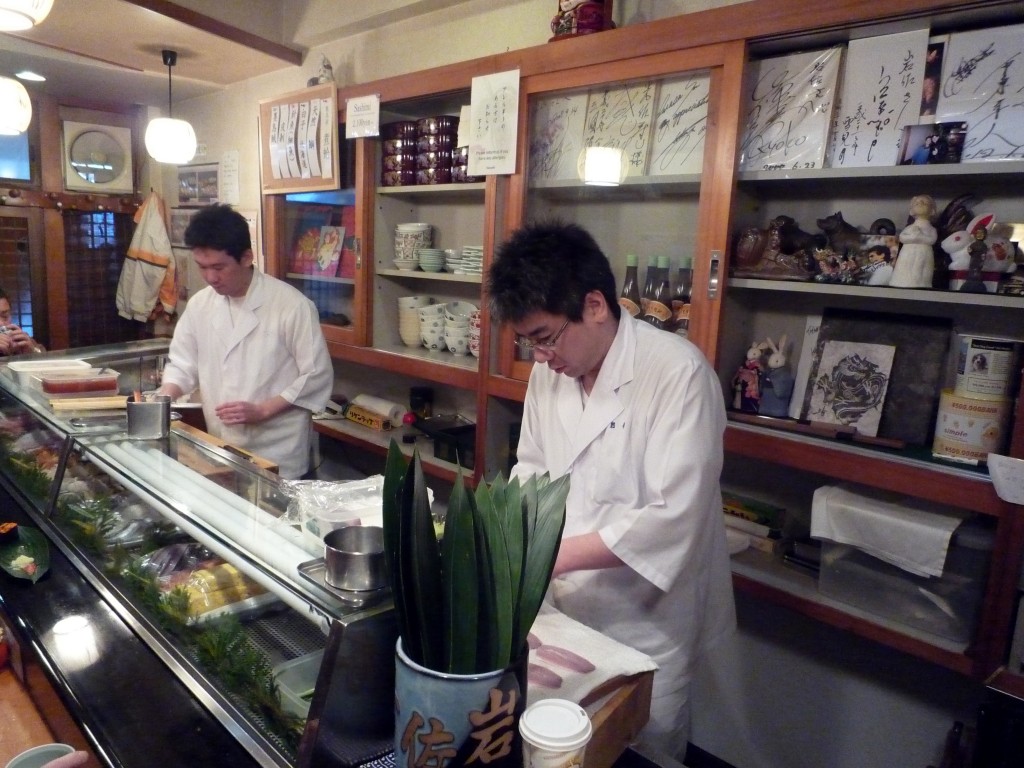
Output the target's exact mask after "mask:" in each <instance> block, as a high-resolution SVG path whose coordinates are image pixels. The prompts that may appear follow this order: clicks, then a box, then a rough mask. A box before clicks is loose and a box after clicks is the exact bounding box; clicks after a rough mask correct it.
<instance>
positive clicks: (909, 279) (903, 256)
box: [889, 195, 939, 288]
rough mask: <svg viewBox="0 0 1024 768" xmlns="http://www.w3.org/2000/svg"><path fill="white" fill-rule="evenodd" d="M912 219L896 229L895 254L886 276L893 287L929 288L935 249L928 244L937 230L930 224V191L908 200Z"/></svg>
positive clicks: (933, 204) (933, 270) (933, 210)
mask: <svg viewBox="0 0 1024 768" xmlns="http://www.w3.org/2000/svg"><path fill="white" fill-rule="evenodd" d="M910 215H911V216H912V217H913V222H912V223H910V224H908V225H907V226H906V227H904V229H903V231H902V232H900V243H902V247H901V248H900V251H899V254H898V255H897V256H896V264H895V266H894V267H893V270H892V277H890V278H889V285H890V286H892V287H893V288H931V287H932V274H933V273H934V272H935V250H934V249H933V248H932V246H933V245H934V244H935V241H936V240H937V239H938V237H939V233H938V232H936V231H935V227H933V226H932V221H931V220H932V217H933V216H934V215H935V200H934V199H933V198H932V196H931V195H917V196H915V197H914V198H913V199H911V201H910Z"/></svg>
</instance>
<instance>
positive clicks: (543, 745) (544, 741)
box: [519, 699, 592, 768]
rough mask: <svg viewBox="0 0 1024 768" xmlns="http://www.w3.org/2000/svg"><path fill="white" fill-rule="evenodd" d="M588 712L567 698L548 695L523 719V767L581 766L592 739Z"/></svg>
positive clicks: (521, 724)
mask: <svg viewBox="0 0 1024 768" xmlns="http://www.w3.org/2000/svg"><path fill="white" fill-rule="evenodd" d="M591 732H592V728H591V725H590V718H589V717H588V716H587V712H586V710H585V709H583V707H581V706H580V705H579V704H576V703H575V702H572V701H566V700H565V699H544V700H542V701H538V702H536V703H535V704H533V705H531V706H530V707H529V708H527V710H526V711H525V712H524V713H523V716H522V717H521V718H520V719H519V734H520V735H521V736H522V737H523V768H573V767H575V768H578V767H579V766H582V765H583V754H584V752H585V751H586V748H587V742H589V741H590V735H591Z"/></svg>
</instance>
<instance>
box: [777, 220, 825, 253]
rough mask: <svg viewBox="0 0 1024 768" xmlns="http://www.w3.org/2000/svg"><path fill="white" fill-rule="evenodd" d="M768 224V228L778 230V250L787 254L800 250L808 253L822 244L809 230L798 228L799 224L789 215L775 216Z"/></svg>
mask: <svg viewBox="0 0 1024 768" xmlns="http://www.w3.org/2000/svg"><path fill="white" fill-rule="evenodd" d="M768 226H769V229H775V230H777V231H778V233H779V250H781V251H782V253H784V254H786V255H787V256H792V255H794V254H796V253H798V252H801V251H802V252H803V253H805V254H810V253H811V252H813V250H814V249H815V248H816V247H817V246H819V245H822V243H820V242H818V239H817V238H816V237H815V236H814V235H812V234H811V233H810V232H804V231H803V230H802V229H800V225H799V224H797V223H796V220H795V219H793V218H792V217H790V216H776V217H775V218H774V219H772V220H771V223H770V224H769V225H768Z"/></svg>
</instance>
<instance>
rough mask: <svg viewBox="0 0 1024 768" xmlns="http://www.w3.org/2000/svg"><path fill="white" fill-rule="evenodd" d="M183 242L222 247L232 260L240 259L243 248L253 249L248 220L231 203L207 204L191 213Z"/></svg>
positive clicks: (190, 244)
mask: <svg viewBox="0 0 1024 768" xmlns="http://www.w3.org/2000/svg"><path fill="white" fill-rule="evenodd" d="M185 245H187V246H188V247H189V248H210V249H211V250H214V251H225V252H226V253H227V254H228V255H229V256H231V257H232V258H233V259H234V260H235V261H241V260H242V256H243V255H245V252H246V251H248V250H250V249H252V238H251V237H250V236H249V222H247V221H246V220H245V217H243V216H242V214H240V213H238V212H237V211H235V210H232V208H231V206H230V205H209V206H207V207H206V208H201V209H199V212H198V213H197V214H196V215H195V216H193V217H192V220H191V221H190V222H189V224H188V227H187V228H186V229H185Z"/></svg>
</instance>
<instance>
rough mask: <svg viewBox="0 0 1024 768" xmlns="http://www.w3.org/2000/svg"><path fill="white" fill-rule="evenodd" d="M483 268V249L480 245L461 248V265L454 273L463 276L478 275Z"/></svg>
mask: <svg viewBox="0 0 1024 768" xmlns="http://www.w3.org/2000/svg"><path fill="white" fill-rule="evenodd" d="M483 268H484V247H483V246H482V245H464V246H462V263H461V264H460V265H459V268H458V269H457V270H456V272H458V273H460V274H463V275H479V274H480V273H481V272H483Z"/></svg>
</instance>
